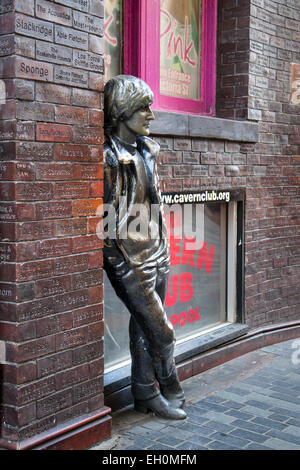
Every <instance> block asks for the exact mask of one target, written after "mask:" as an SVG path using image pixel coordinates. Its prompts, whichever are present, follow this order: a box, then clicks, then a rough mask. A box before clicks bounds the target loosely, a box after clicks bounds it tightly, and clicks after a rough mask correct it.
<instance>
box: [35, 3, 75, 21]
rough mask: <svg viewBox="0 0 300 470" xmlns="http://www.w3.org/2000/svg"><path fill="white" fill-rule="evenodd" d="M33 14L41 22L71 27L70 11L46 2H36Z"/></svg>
mask: <svg viewBox="0 0 300 470" xmlns="http://www.w3.org/2000/svg"><path fill="white" fill-rule="evenodd" d="M35 13H36V16H37V17H38V18H41V19H42V20H47V21H52V22H53V23H59V24H64V25H66V26H72V10H71V9H70V8H67V7H65V6H63V5H58V4H55V3H52V2H48V1H46V0H36V5H35Z"/></svg>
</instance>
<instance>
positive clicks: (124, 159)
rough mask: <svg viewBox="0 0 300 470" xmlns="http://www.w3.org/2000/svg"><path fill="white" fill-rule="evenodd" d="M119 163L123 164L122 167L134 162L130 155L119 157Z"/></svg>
mask: <svg viewBox="0 0 300 470" xmlns="http://www.w3.org/2000/svg"><path fill="white" fill-rule="evenodd" d="M119 162H120V163H123V165H129V164H130V163H133V162H134V160H133V158H132V157H131V156H130V155H122V154H121V155H119Z"/></svg>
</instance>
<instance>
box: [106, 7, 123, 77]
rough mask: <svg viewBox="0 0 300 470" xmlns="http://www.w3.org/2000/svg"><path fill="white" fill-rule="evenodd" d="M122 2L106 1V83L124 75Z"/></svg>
mask: <svg viewBox="0 0 300 470" xmlns="http://www.w3.org/2000/svg"><path fill="white" fill-rule="evenodd" d="M122 3H123V2H122V0H105V1H104V6H105V17H104V61H105V81H107V80H109V79H110V78H111V77H114V76H115V75H119V74H120V73H122V50H123V48H122V35H123V31H122V29H123V28H122V18H123V14H122Z"/></svg>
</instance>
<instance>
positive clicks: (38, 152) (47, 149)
mask: <svg viewBox="0 0 300 470" xmlns="http://www.w3.org/2000/svg"><path fill="white" fill-rule="evenodd" d="M16 158H17V159H20V160H38V161H43V160H44V161H48V160H52V158H53V146H52V145H51V144H43V143H39V142H17V143H16Z"/></svg>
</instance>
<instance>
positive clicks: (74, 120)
mask: <svg viewBox="0 0 300 470" xmlns="http://www.w3.org/2000/svg"><path fill="white" fill-rule="evenodd" d="M55 121H56V122H61V123H65V124H79V125H84V124H87V121H88V118H87V110H86V109H84V108H79V107H75V106H56V109H55Z"/></svg>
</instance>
